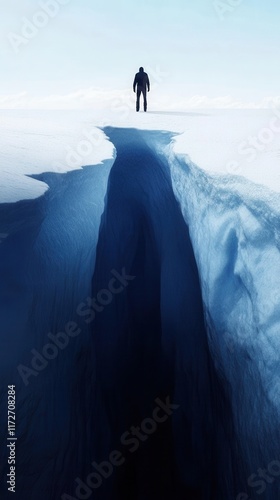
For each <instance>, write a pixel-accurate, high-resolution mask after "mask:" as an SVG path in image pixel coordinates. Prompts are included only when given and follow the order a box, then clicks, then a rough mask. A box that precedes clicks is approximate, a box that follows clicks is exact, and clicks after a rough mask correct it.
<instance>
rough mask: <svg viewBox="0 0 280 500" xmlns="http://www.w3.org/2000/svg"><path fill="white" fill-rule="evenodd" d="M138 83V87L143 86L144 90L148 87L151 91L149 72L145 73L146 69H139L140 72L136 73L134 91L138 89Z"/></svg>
mask: <svg viewBox="0 0 280 500" xmlns="http://www.w3.org/2000/svg"><path fill="white" fill-rule="evenodd" d="M136 85H137V87H138V88H141V89H143V90H147V89H148V91H150V80H149V77H148V75H147V73H145V72H144V71H139V73H136V75H135V78H134V82H133V90H134V92H135V89H136Z"/></svg>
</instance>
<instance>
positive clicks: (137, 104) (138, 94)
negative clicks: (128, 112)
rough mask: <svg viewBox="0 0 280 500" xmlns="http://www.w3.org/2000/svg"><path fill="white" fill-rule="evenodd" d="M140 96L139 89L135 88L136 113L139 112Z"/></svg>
mask: <svg viewBox="0 0 280 500" xmlns="http://www.w3.org/2000/svg"><path fill="white" fill-rule="evenodd" d="M140 95H141V89H139V88H137V100H136V111H139V109H140Z"/></svg>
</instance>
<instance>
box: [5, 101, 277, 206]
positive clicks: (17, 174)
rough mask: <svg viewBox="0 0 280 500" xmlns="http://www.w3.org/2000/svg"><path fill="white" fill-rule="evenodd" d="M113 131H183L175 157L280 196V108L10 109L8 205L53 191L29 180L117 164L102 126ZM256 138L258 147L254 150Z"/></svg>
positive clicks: (7, 125)
mask: <svg viewBox="0 0 280 500" xmlns="http://www.w3.org/2000/svg"><path fill="white" fill-rule="evenodd" d="M106 125H110V126H115V127H132V128H138V129H146V130H168V131H172V132H178V133H179V134H180V135H178V137H176V139H175V144H174V148H175V149H174V150H175V152H176V153H181V154H185V155H188V156H189V158H190V159H191V161H192V162H193V163H195V164H196V165H198V166H199V167H200V168H202V169H205V170H206V171H209V172H215V173H217V174H225V175H227V174H228V175H237V176H238V175H239V176H244V177H246V178H247V179H249V180H252V181H253V182H255V183H258V184H262V185H264V186H267V187H268V188H270V189H271V190H273V191H278V192H279V191H280V174H279V172H280V112H279V111H278V110H273V109H271V110H250V111H244V110H226V111H221V110H217V111H210V110H206V111H205V112H203V111H201V112H197V113H196V112H190V113H180V112H158V111H157V112H152V111H150V112H149V113H147V114H144V113H139V114H136V113H135V112H132V111H131V110H130V108H129V107H126V106H125V105H123V106H120V107H119V108H117V107H116V108H115V110H114V111H113V110H109V111H108V110H104V111H100V110H99V111H97V112H92V111H88V112H86V111H81V112H77V111H67V112H65V111H64V112H63V111H15V110H12V111H2V112H1V117H0V138H1V139H0V141H1V153H0V179H1V194H0V201H1V202H2V203H3V202H12V201H18V200H21V199H28V198H35V197H37V196H41V195H42V194H43V193H44V192H45V191H46V189H47V185H46V184H45V183H43V182H41V181H38V180H34V179H32V178H30V177H28V176H29V175H32V174H38V173H42V172H59V173H63V172H66V171H71V170H73V169H77V168H82V167H83V166H85V165H97V164H99V163H101V162H102V160H105V159H108V158H112V155H113V146H112V144H110V143H109V142H108V141H107V140H106V138H105V136H104V134H103V133H102V132H101V131H100V130H99V129H98V128H97V127H104V126H106ZM277 130H278V131H277ZM256 137H258V141H257V143H256V144H255V141H254V144H255V146H252V145H250V144H248V142H249V141H250V140H252V138H253V139H254V138H256Z"/></svg>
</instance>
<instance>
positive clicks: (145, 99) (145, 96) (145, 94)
mask: <svg viewBox="0 0 280 500" xmlns="http://www.w3.org/2000/svg"><path fill="white" fill-rule="evenodd" d="M143 97H144V111H147V90H146V89H144V90H143Z"/></svg>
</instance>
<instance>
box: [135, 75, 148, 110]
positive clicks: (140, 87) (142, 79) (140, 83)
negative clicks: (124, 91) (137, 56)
mask: <svg viewBox="0 0 280 500" xmlns="http://www.w3.org/2000/svg"><path fill="white" fill-rule="evenodd" d="M136 86H137V100H136V111H139V109H140V96H141V94H143V99H144V111H147V90H148V92H150V80H149V77H148V75H147V73H145V72H144V68H142V67H141V68H139V73H136V75H135V78H134V82H133V91H134V92H136Z"/></svg>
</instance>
